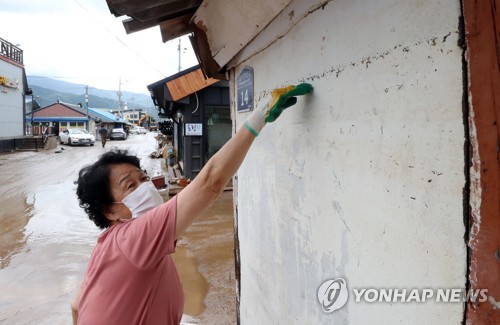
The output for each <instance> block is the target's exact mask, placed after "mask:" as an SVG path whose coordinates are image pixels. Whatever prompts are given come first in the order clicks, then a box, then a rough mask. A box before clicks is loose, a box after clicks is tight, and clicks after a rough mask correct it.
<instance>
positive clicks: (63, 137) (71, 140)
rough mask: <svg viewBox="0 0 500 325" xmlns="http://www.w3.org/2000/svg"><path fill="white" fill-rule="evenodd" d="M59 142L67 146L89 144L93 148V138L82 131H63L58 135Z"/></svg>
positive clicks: (85, 131)
mask: <svg viewBox="0 0 500 325" xmlns="http://www.w3.org/2000/svg"><path fill="white" fill-rule="evenodd" d="M59 141H60V142H61V143H65V144H69V145H75V144H90V145H91V146H93V145H94V143H95V137H94V136H93V135H92V134H90V133H89V132H88V131H87V130H84V129H63V130H62V131H61V132H60V133H59Z"/></svg>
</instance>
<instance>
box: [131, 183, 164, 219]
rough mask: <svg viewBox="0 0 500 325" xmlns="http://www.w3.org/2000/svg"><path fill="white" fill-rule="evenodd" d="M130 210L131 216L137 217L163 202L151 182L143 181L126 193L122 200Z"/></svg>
mask: <svg viewBox="0 0 500 325" xmlns="http://www.w3.org/2000/svg"><path fill="white" fill-rule="evenodd" d="M121 203H123V204H125V206H126V207H127V208H129V210H130V212H132V218H137V217H138V216H139V215H141V214H143V213H144V212H146V211H149V210H151V209H153V208H156V207H157V206H159V205H160V204H162V203H163V198H162V197H161V195H160V193H158V190H157V189H156V187H155V186H154V184H153V183H152V182H150V181H149V182H144V183H142V184H141V185H139V187H138V188H136V189H135V190H133V191H132V192H131V193H130V194H129V195H127V196H126V197H125V198H124V199H123V200H122V202H121Z"/></svg>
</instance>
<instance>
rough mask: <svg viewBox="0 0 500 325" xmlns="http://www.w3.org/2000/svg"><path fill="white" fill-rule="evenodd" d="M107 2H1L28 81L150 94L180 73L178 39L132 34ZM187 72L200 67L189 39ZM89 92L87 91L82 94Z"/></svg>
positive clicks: (1, 30)
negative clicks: (35, 79)
mask: <svg viewBox="0 0 500 325" xmlns="http://www.w3.org/2000/svg"><path fill="white" fill-rule="evenodd" d="M125 18H128V17H126V16H122V17H115V16H114V15H112V14H111V13H110V11H109V8H108V6H107V3H106V0H18V1H13V0H0V38H3V39H4V40H6V41H8V42H10V43H12V44H14V45H16V44H19V47H20V48H21V49H22V50H23V52H24V53H23V54H24V66H25V69H26V74H27V75H28V76H43V77H49V78H53V79H58V80H64V81H68V82H73V83H81V84H87V85H89V86H90V87H95V88H100V89H109V90H118V88H119V87H120V80H121V90H122V91H131V92H136V93H143V94H148V90H147V87H146V86H147V85H149V84H151V83H154V82H156V81H158V80H161V79H163V78H166V77H168V76H170V75H172V74H175V73H177V72H178V68H179V52H178V50H177V49H178V44H179V42H178V40H173V41H169V42H167V43H163V41H162V38H161V32H160V28H159V27H158V26H155V27H152V28H149V29H147V30H144V31H140V32H136V33H132V34H129V35H127V34H126V33H125V29H124V28H123V24H122V20H123V19H125ZM181 48H182V54H181V69H182V70H183V69H187V68H189V67H192V66H193V65H196V64H198V61H197V60H196V57H195V55H194V53H193V50H192V47H191V43H190V41H189V39H188V38H187V36H184V37H182V38H181ZM82 93H84V90H82Z"/></svg>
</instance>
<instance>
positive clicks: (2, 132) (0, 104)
mask: <svg viewBox="0 0 500 325" xmlns="http://www.w3.org/2000/svg"><path fill="white" fill-rule="evenodd" d="M0 76H2V77H6V78H8V79H10V80H17V81H19V87H18V88H19V89H14V88H10V87H2V86H0V138H3V137H15V136H22V135H24V129H23V128H24V127H23V120H24V112H23V101H24V99H23V91H22V89H23V70H22V68H20V67H17V66H15V65H13V64H10V63H7V62H5V61H3V60H0Z"/></svg>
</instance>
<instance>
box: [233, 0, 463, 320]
mask: <svg viewBox="0 0 500 325" xmlns="http://www.w3.org/2000/svg"><path fill="white" fill-rule="evenodd" d="M299 2H300V1H294V2H292V4H291V7H293V5H294V4H297V3H299ZM287 10H289V9H288V8H287V9H286V10H285V11H287ZM283 14H284V15H287V14H288V15H290V13H289V12H284V13H283ZM459 16H460V2H459V1H458V0H447V1H433V0H427V1H414V0H405V1H396V0H379V1H369V0H354V1H353V0H338V1H329V2H327V4H326V5H325V6H324V7H319V9H317V10H315V11H313V12H311V13H309V14H308V15H306V16H305V17H304V18H303V19H301V20H300V22H299V23H298V24H296V25H295V26H293V27H292V26H291V29H290V30H289V31H288V32H287V33H286V35H285V36H284V37H282V38H279V39H276V41H275V42H274V43H272V45H271V46H269V47H267V48H266V49H265V50H264V51H262V52H260V53H258V54H256V55H254V56H252V57H251V58H250V59H249V60H247V61H245V62H243V63H242V64H239V65H238V66H236V68H235V69H233V71H232V72H233V74H232V76H233V78H234V76H235V75H236V76H237V75H238V73H239V71H240V70H241V68H242V67H243V66H250V67H253V69H254V73H255V99H256V102H259V100H260V99H261V98H263V97H264V96H265V95H268V92H269V90H271V89H273V88H275V87H280V86H284V85H287V84H296V83H299V82H302V81H305V82H310V83H311V84H313V85H314V93H313V94H312V95H310V96H307V97H303V98H300V99H299V102H298V104H297V105H296V106H294V107H293V108H291V109H290V110H289V111H287V112H285V113H284V115H283V116H282V117H280V119H279V120H278V121H277V122H276V123H273V124H270V125H267V126H266V128H264V130H263V131H262V133H261V134H260V136H259V137H258V138H257V139H256V141H255V144H254V146H253V147H252V149H251V151H250V153H249V155H248V158H247V159H246V161H245V162H244V164H243V166H242V168H241V169H240V171H239V172H238V184H237V185H238V186H237V187H238V191H237V193H236V194H235V195H236V196H237V197H236V200H237V201H236V202H237V212H238V213H237V223H238V224H237V226H238V236H239V247H240V259H241V260H240V261H241V300H240V317H241V323H242V324H278V323H279V324H291V323H293V324H318V323H323V324H332V323H337V324H340V323H342V324H345V323H350V324H368V323H370V324H401V323H404V324H443V323H446V324H460V323H461V321H462V318H463V304H462V303H433V302H427V303H425V304H423V303H421V304H419V303H410V304H403V303H394V304H388V303H373V304H368V303H355V302H354V297H353V296H350V297H349V301H348V303H347V304H346V305H345V306H344V307H343V308H342V309H340V310H338V311H335V312H333V313H330V314H326V313H324V312H323V311H322V309H321V305H320V304H319V303H318V300H317V290H318V288H319V286H320V285H321V283H322V282H323V281H325V280H327V279H334V278H337V277H343V278H345V279H346V280H347V283H348V286H349V287H350V288H373V287H376V288H408V289H412V288H420V289H423V288H463V287H464V286H465V281H466V279H465V274H466V248H465V244H464V232H465V230H464V223H463V218H464V211H463V194H462V191H463V189H464V186H465V176H464V161H465V158H464V141H465V130H464V124H463V114H462V97H463V90H464V89H463V80H462V72H463V71H462V49H461V48H460V47H459V46H458V40H459V36H460V35H459ZM233 81H234V80H233ZM234 86H235V83H234V82H233V83H232V87H233V88H232V95H233V100H232V106H233V110H234V109H235V107H234V93H235V89H234ZM247 114H248V113H241V114H239V113H234V116H235V118H236V121H235V123H236V128H239V127H241V125H242V124H243V122H244V119H245V118H246V117H247Z"/></svg>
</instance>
